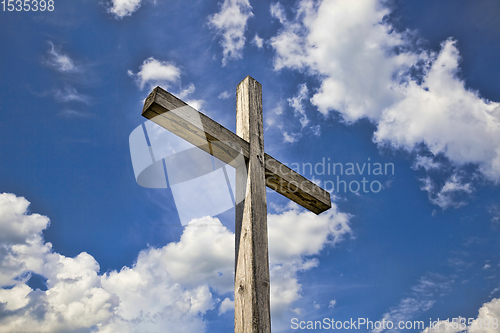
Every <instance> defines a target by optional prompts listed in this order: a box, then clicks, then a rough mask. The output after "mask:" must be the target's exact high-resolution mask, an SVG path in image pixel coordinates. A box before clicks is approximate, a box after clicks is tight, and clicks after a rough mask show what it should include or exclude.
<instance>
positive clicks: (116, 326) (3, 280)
mask: <svg viewBox="0 0 500 333" xmlns="http://www.w3.org/2000/svg"><path fill="white" fill-rule="evenodd" d="M28 206H29V202H28V201H27V200H26V199H24V198H20V197H16V196H15V195H13V194H6V193H3V194H0V230H1V231H2V232H1V233H0V268H1V269H0V287H1V288H0V310H1V311H2V316H0V327H2V332H19V331H21V330H22V331H23V332H51V333H54V332H82V331H92V332H106V333H107V332H164V330H165V327H169V328H175V331H179V332H203V331H204V330H205V321H204V314H205V313H206V312H207V311H208V310H211V309H215V308H216V307H217V305H218V300H217V298H216V297H215V295H213V293H217V294H218V295H226V294H227V295H230V294H231V293H232V290H233V284H234V283H233V279H234V277H233V270H234V234H233V233H232V232H230V231H229V230H227V229H226V228H225V227H224V226H223V225H222V224H221V223H220V221H219V220H218V219H215V218H211V217H204V218H201V219H195V220H193V221H191V222H190V223H189V224H188V225H187V226H186V228H185V230H184V233H183V235H182V236H181V239H180V240H179V241H178V242H173V243H169V244H167V245H165V246H163V247H161V248H148V249H145V250H143V251H141V253H140V254H139V256H138V258H137V261H136V262H135V264H134V265H133V266H132V267H123V268H122V269H121V270H120V271H111V272H107V273H104V274H101V273H99V264H98V263H97V261H96V260H95V259H94V258H93V257H92V256H91V255H89V254H87V253H85V252H83V253H80V254H79V255H78V256H76V257H74V258H70V257H66V256H64V255H61V254H59V253H56V252H55V251H53V249H52V246H51V244H50V243H44V240H43V237H42V234H41V232H42V230H44V229H45V228H46V227H48V225H49V219H48V218H47V217H44V216H41V215H38V214H29V213H28V210H27V209H28ZM348 221H349V216H348V215H347V214H344V213H340V212H338V210H337V209H336V206H335V205H334V207H333V208H332V210H330V211H328V212H325V213H324V214H322V215H319V216H316V215H314V214H313V213H310V212H301V211H300V210H299V209H298V208H297V207H294V206H290V207H288V208H287V209H285V210H284V212H282V213H281V214H277V215H269V242H270V247H269V250H270V261H271V281H272V283H271V293H272V294H271V302H272V311H273V316H276V317H277V318H279V317H280V316H281V315H282V314H283V313H284V312H285V311H287V310H289V307H290V305H291V304H292V303H293V302H294V301H296V300H298V299H299V298H300V297H301V295H300V292H301V285H300V283H299V281H298V278H297V272H298V271H301V270H307V269H310V268H312V267H315V266H317V265H318V264H319V263H318V261H317V259H314V258H311V257H310V256H313V255H315V254H317V253H319V251H321V249H323V248H324V247H325V246H328V245H335V244H336V243H338V242H339V241H340V240H341V239H342V238H343V237H344V236H346V235H348V234H349V233H350V228H349V225H348ZM284 226H286V228H285V227H284ZM31 274H39V275H41V276H43V277H45V278H46V288H44V290H40V289H36V290H33V289H32V288H31V287H29V286H28V285H27V283H26V282H27V281H28V280H29V278H30V276H31ZM278 295H279V297H278ZM231 297H232V296H231ZM233 306H234V305H233V301H232V299H231V298H229V297H226V298H225V299H224V301H223V302H221V303H220V306H219V313H220V314H223V313H224V312H227V311H230V310H231V309H232V308H233Z"/></svg>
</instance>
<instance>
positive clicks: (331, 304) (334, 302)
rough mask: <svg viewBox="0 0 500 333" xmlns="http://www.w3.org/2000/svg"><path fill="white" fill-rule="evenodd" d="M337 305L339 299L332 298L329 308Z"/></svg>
mask: <svg viewBox="0 0 500 333" xmlns="http://www.w3.org/2000/svg"><path fill="white" fill-rule="evenodd" d="M335 305H337V301H336V300H334V299H332V300H331V301H330V304H328V308H329V309H334V308H335Z"/></svg>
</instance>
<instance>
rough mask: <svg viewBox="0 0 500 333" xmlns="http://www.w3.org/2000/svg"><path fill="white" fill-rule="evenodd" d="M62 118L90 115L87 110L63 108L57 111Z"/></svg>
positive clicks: (88, 116) (87, 116) (86, 116)
mask: <svg viewBox="0 0 500 333" xmlns="http://www.w3.org/2000/svg"><path fill="white" fill-rule="evenodd" d="M58 115H59V116H60V117H63V118H90V117H91V116H92V115H91V114H90V113H88V112H83V111H77V110H73V109H64V110H62V111H61V112H59V113H58Z"/></svg>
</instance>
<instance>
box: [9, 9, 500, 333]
mask: <svg viewBox="0 0 500 333" xmlns="http://www.w3.org/2000/svg"><path fill="white" fill-rule="evenodd" d="M0 9H2V8H0ZM499 14H500V3H498V2H497V1H494V0H481V1H474V2H472V1H463V0H453V1H452V0H442V1H431V0H424V1H384V2H380V1H376V0H359V1H341V0H323V1H319V0H297V1H282V2H267V1H256V0H221V1H190V0H187V1H174V0H168V1H161V0H159V1H147V0H111V1H99V2H98V1H88V0H74V1H65V2H63V1H58V0H55V4H54V10H53V11H50V12H49V11H44V12H41V11H38V12H33V11H31V12H25V11H20V12H17V11H12V12H10V11H8V10H7V9H6V10H4V11H1V12H0V31H1V33H0V44H1V45H2V47H1V48H0V60H1V62H0V78H1V79H0V111H1V115H2V118H1V120H0V158H1V162H0V193H1V194H0V258H1V260H0V287H1V289H0V331H1V332H19V331H23V332H24V331H26V332H232V329H233V328H232V327H233V314H232V300H233V296H232V291H233V285H232V279H233V275H232V274H233V271H232V270H233V260H234V258H233V251H234V250H233V247H234V233H233V232H234V210H233V209H229V210H228V211H225V212H221V213H220V214H218V215H216V216H212V217H206V216H205V217H204V216H202V215H201V216H199V217H198V219H195V220H194V221H192V223H190V224H188V225H187V226H183V224H182V223H181V219H180V218H179V212H178V209H180V208H179V207H177V206H176V205H175V198H174V195H173V193H172V190H171V189H170V188H167V189H148V188H143V187H141V186H139V185H138V184H137V182H136V179H135V176H134V170H133V167H132V160H131V154H130V149H129V136H130V134H131V133H132V131H133V130H134V129H135V128H137V127H138V126H141V125H142V124H143V123H144V122H145V119H144V118H142V117H141V110H142V104H143V100H144V99H145V98H146V97H147V95H148V94H149V92H150V91H151V89H152V88H153V87H155V86H156V85H160V86H162V87H163V88H165V89H167V90H168V91H170V92H171V93H173V94H175V95H177V96H179V97H180V98H182V99H183V100H185V101H186V102H188V103H189V104H190V105H192V106H193V107H195V108H196V109H199V110H200V111H202V112H203V113H205V114H207V115H208V116H209V117H211V118H212V119H214V120H215V121H217V122H219V123H221V124H222V125H224V126H225V127H227V128H228V129H230V130H232V131H234V130H235V99H236V96H235V89H236V85H237V84H238V83H239V82H240V81H241V80H242V79H243V78H245V77H246V76H247V75H251V76H252V77H254V78H255V79H256V80H258V81H259V82H260V83H261V84H262V86H263V106H264V122H265V129H264V133H265V148H266V152H268V153H269V154H270V155H272V156H273V157H275V158H277V159H278V160H280V161H281V162H283V163H287V164H288V165H290V166H292V167H293V163H295V166H296V167H298V168H299V169H300V170H299V171H300V172H301V173H303V174H304V176H306V177H307V178H309V179H314V180H315V181H317V182H319V184H320V185H321V186H323V187H325V188H327V189H332V188H331V186H332V184H335V186H336V183H337V177H339V179H338V180H339V181H345V182H346V184H347V185H348V184H349V183H351V182H358V183H361V181H362V180H363V177H366V180H367V181H368V182H369V183H368V184H372V183H373V182H376V183H375V185H374V186H375V187H374V190H367V191H365V192H363V191H358V193H353V192H355V191H349V190H347V191H343V190H342V188H341V190H340V191H337V189H336V188H335V189H333V190H332V202H333V208H332V209H331V210H330V211H328V212H325V213H323V214H322V215H319V216H315V215H314V214H312V213H308V212H306V211H305V210H304V209H302V208H300V207H297V206H294V205H293V204H290V202H289V200H288V199H286V198H284V197H281V196H280V195H278V194H276V193H273V192H271V191H268V192H267V200H268V213H269V216H268V223H269V248H270V261H271V282H272V286H271V289H272V291H271V293H272V295H271V299H272V304H271V306H272V318H273V319H272V320H273V331H276V332H292V331H294V330H293V329H292V325H291V320H292V319H293V318H297V320H299V321H309V320H311V321H315V320H323V318H334V319H335V320H342V321H344V320H350V319H351V318H353V319H357V318H368V319H369V320H371V321H378V320H382V319H385V320H390V321H393V322H394V323H398V322H399V321H401V320H402V321H405V322H406V321H420V320H422V321H424V322H425V327H426V330H427V332H429V331H430V330H429V329H428V328H427V327H428V326H429V321H430V320H432V321H437V320H438V319H447V318H450V319H451V318H458V317H459V316H461V317H463V318H467V320H468V319H469V318H470V319H471V322H472V321H473V320H474V323H476V324H478V323H480V322H484V320H485V319H489V320H492V319H496V320H498V319H499V317H500V279H499V274H500V256H499V245H498V244H499V243H498V239H499V236H500V234H499V233H500V202H499V199H500V188H499V186H498V185H499V184H500V148H499V147H500V104H499V101H500V93H499V92H500V81H499V80H498V78H499V77H500V66H498V59H499V58H500V46H499V45H500V29H499V21H498V15H499ZM323 159H324V160H325V163H327V162H330V163H340V164H342V165H343V166H344V168H345V169H347V168H348V167H349V163H352V164H353V165H354V166H355V165H356V163H357V165H358V166H360V167H361V168H362V166H363V165H365V167H366V168H368V165H370V167H371V168H372V170H373V168H375V167H376V165H375V164H376V163H381V165H384V166H385V165H386V164H390V165H393V166H394V173H392V172H387V173H385V172H383V174H381V175H380V174H377V175H375V174H373V173H372V174H370V175H367V174H366V172H367V171H366V169H365V171H363V174H361V171H359V170H358V169H355V172H354V173H353V174H347V172H344V173H343V174H341V175H338V174H335V175H333V174H330V175H328V174H322V173H321V172H312V173H311V172H309V170H307V167H306V168H303V166H304V163H305V164H307V163H311V165H313V166H314V165H316V164H317V163H322V162H323ZM304 169H306V170H304ZM344 171H345V170H344ZM354 184H356V183H354ZM378 184H380V185H381V190H380V191H377V186H378ZM353 186H355V185H353ZM477 326H478V325H476V327H473V326H471V327H467V328H466V330H467V331H469V332H488V333H491V332H496V331H497V330H495V329H492V328H488V329H486V328H481V329H480V328H478V327H477ZM360 330H362V331H372V330H370V329H366V328H363V329H360ZM309 331H314V330H309ZM318 331H320V330H318ZM380 331H386V330H376V329H375V330H373V332H380ZM403 331H407V330H406V329H405V330H403ZM408 331H418V332H420V331H423V329H410V330H408ZM433 331H441V332H458V331H459V330H452V329H450V328H448V330H445V329H444V326H441V329H437V330H433Z"/></svg>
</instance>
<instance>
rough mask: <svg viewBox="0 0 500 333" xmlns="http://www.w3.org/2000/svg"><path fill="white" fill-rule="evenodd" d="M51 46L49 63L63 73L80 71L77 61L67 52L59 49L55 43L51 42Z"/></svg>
mask: <svg viewBox="0 0 500 333" xmlns="http://www.w3.org/2000/svg"><path fill="white" fill-rule="evenodd" d="M49 46H50V50H49V52H48V58H47V64H49V65H50V66H52V67H54V68H55V69H56V70H58V71H59V72H62V73H76V72H78V71H79V68H78V67H77V66H76V64H75V62H74V61H73V60H72V59H71V58H70V57H69V56H68V55H67V54H64V53H62V52H61V51H59V50H57V49H56V47H55V46H54V43H52V42H49Z"/></svg>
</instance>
